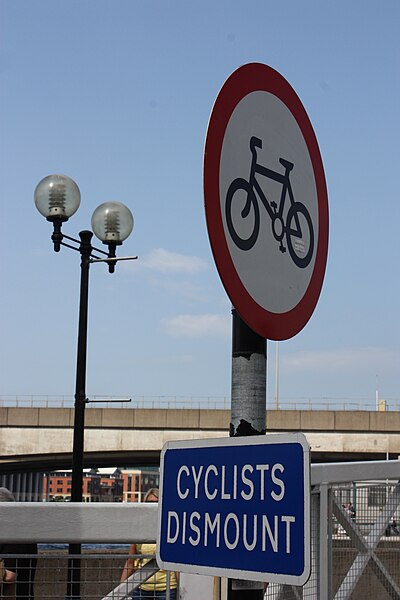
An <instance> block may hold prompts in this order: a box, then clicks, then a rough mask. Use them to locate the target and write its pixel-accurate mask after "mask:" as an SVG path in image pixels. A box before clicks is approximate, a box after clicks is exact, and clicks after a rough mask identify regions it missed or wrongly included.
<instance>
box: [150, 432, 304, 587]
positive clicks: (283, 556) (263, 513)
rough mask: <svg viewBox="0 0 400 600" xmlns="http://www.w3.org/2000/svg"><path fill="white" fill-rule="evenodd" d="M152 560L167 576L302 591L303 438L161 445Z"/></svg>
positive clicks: (268, 437) (287, 436) (276, 436)
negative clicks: (280, 585)
mask: <svg viewBox="0 0 400 600" xmlns="http://www.w3.org/2000/svg"><path fill="white" fill-rule="evenodd" d="M157 562H158V564H159V566H160V568H163V569H166V570H176V571H183V572H189V573H201V574H208V575H220V576H223V577H231V578H235V579H248V580H254V581H271V582H277V583H291V584H293V585H303V584H304V583H305V582H306V581H307V579H308V577H309V575H310V451H309V446H308V443H307V440H306V438H305V436H304V435H303V434H301V433H296V434H282V435H281V434H270V435H265V436H255V437H244V438H243V437H242V438H222V439H212V440H196V441H190V442H186V441H185V442H167V444H165V446H164V448H163V450H162V454H161V498H160V506H159V527H158V541H157Z"/></svg>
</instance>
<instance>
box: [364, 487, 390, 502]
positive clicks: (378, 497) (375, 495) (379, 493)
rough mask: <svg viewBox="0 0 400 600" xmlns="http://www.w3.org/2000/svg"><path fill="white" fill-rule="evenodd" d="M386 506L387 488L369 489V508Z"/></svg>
mask: <svg viewBox="0 0 400 600" xmlns="http://www.w3.org/2000/svg"><path fill="white" fill-rule="evenodd" d="M385 504H386V487H385V486H384V485H373V486H371V487H370V488H368V506H384V505H385Z"/></svg>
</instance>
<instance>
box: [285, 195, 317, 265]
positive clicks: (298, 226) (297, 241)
mask: <svg viewBox="0 0 400 600" xmlns="http://www.w3.org/2000/svg"><path fill="white" fill-rule="evenodd" d="M293 219H295V226H294V227H292V221H293ZM286 242H287V247H288V249H289V254H290V256H291V257H292V260H293V262H294V263H295V264H296V265H297V266H298V267H300V269H305V268H306V267H307V266H308V265H309V264H310V261H311V258H312V255H313V252H314V230H313V226H312V221H311V217H310V213H309V212H308V210H307V209H306V207H305V206H304V204H302V203H301V202H295V203H294V204H292V206H291V207H290V208H289V210H288V214H287V219H286Z"/></svg>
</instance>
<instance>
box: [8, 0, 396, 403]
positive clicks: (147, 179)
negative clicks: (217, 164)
mask: <svg viewBox="0 0 400 600" xmlns="http://www.w3.org/2000/svg"><path fill="white" fill-rule="evenodd" d="M399 19H400V4H399V3H398V2H397V0H396V1H391V0H386V1H385V2H371V1H369V0H367V1H365V0H364V1H358V0H354V1H352V2H345V1H336V2H333V1H322V0H320V1H308V0H305V1H294V0H291V1H288V2H285V3H282V2H272V1H269V0H264V1H262V2H260V1H258V0H255V1H252V2H250V3H249V2H244V1H241V2H238V1H236V0H231V1H229V2H227V1H218V0H213V1H208V0H202V1H201V2H200V1H190V0H186V1H172V0H171V1H169V2H167V1H166V0H164V1H161V0H154V1H146V2H144V1H142V2H138V1H135V0H129V1H128V0H116V1H111V0H109V1H104V0H86V1H85V0H79V1H74V0H69V1H64V0H59V1H58V2H54V0H53V1H50V0H40V1H38V0H25V1H21V0H3V1H2V2H1V5H0V28H1V31H0V77H1V85H0V135H1V138H0V139H1V144H0V159H1V167H2V168H1V175H0V192H1V202H2V213H1V214H2V219H1V232H2V242H3V244H2V246H3V260H2V261H1V282H2V288H1V289H2V293H1V306H2V310H1V313H0V320H1V321H0V326H1V336H0V352H1V365H2V369H1V379H0V383H1V385H0V396H2V395H3V396H4V395H72V394H73V391H74V386H75V361H76V335H77V316H78V292H79V257H78V255H76V254H75V253H73V252H71V251H69V250H67V249H63V250H62V252H61V253H60V254H56V253H54V252H53V250H52V247H51V242H50V235H51V231H50V225H49V224H48V223H47V222H46V221H45V220H44V219H43V218H42V217H41V216H40V215H39V213H38V212H37V211H36V209H35V206H34V204H33V192H34V189H35V186H36V184H37V183H38V182H39V181H40V180H41V179H42V178H43V177H44V176H46V175H48V174H50V173H64V174H66V175H69V176H70V177H72V178H73V179H74V180H75V181H76V182H77V184H78V185H79V187H80V190H81V194H82V203H81V207H80V209H79V211H78V213H77V214H76V215H74V216H73V218H71V220H70V221H69V222H68V223H67V224H66V225H65V226H64V231H65V233H67V234H68V235H72V236H76V235H77V233H78V231H80V230H81V229H86V228H88V227H90V217H91V214H92V212H93V211H94V209H95V208H96V206H97V205H98V204H100V203H102V202H104V201H106V200H118V201H121V202H124V203H125V204H127V205H128V206H129V207H130V208H131V210H132V212H133V215H134V218H135V228H134V231H133V234H132V235H131V237H130V238H129V239H128V240H127V241H126V242H125V244H124V246H123V248H122V251H121V252H120V253H121V254H124V255H132V254H137V255H138V256H139V260H138V261H136V262H135V263H120V264H119V265H118V266H117V269H116V272H115V274H113V275H109V274H108V272H107V270H106V268H105V267H104V265H93V267H92V268H91V280H90V313H89V346H88V370H87V393H88V395H111V396H117V397H120V396H130V397H137V396H187V397H208V396H211V397H220V396H229V395H230V385H231V381H230V380H231V372H230V370H231V334H230V330H231V324H230V302H229V300H228V298H227V296H226V293H225V291H224V289H223V287H222V284H221V283H220V280H219V277H218V275H217V272H216V268H215V266H214V261H213V257H212V253H211V250H210V246H209V242H208V236H207V230H206V224H205V216H204V209H203V189H202V162H203V150H204V141H205V135H206V131H207V125H208V119H209V115H210V112H211V109H212V106H213V103H214V100H215V98H216V96H217V94H218V91H219V89H220V87H221V86H222V84H223V83H224V81H225V80H226V79H227V77H228V76H229V75H230V74H231V73H232V72H233V71H234V70H235V69H236V68H238V67H239V66H240V65H243V64H245V63H248V62H262V63H265V64H268V65H270V66H272V67H273V68H275V69H276V70H278V71H279V72H280V73H281V74H282V75H283V76H284V77H285V78H286V79H287V80H288V81H289V82H290V84H291V85H292V86H293V88H294V89H295V90H296V92H297V94H298V95H299V97H300V98H301V100H302V102H303V104H304V106H305V108H306V110H307V112H308V115H309V117H310V119H311V122H312V124H313V126H314V130H315V132H316V135H317V138H318V141H319V145H320V150H321V154H322V158H323V161H324V167H325V174H326V179H327V185H328V193H329V206H330V243H329V257H328V264H327V270H326V276H325V282H324V286H323V289H322V293H321V297H320V300H319V303H318V305H317V308H316V310H315V312H314V314H313V316H312V318H311V320H310V321H309V323H308V324H307V326H306V327H305V328H304V329H303V331H302V332H301V333H299V334H298V335H297V336H296V337H294V338H292V339H291V340H288V341H285V342H281V343H280V344H279V356H280V360H279V395H280V400H281V402H282V403H284V402H289V401H291V402H293V401H294V400H300V401H302V400H303V399H313V401H318V400H320V401H321V402H327V399H334V400H337V401H338V400H340V401H344V400H347V401H348V402H359V403H370V404H373V403H374V400H375V390H376V388H377V387H378V388H379V395H380V396H381V397H382V398H385V399H387V400H388V401H389V402H390V403H392V404H395V403H399V402H400V368H399V367H400V344H399V334H400V319H399V310H398V304H399V295H400V286H399V277H398V259H399V250H400V242H399V240H400V236H399V232H398V224H399V217H400V209H399V192H398V185H397V182H396V175H397V173H398V160H399V143H398V140H399V137H400V127H399V115H398V107H399V99H400V81H399V72H400V59H399V57H400V52H399V45H398V24H399V22H400V21H399ZM275 349H276V345H275V342H269V343H268V398H269V402H270V403H272V402H273V396H274V389H275V373H276V369H275Z"/></svg>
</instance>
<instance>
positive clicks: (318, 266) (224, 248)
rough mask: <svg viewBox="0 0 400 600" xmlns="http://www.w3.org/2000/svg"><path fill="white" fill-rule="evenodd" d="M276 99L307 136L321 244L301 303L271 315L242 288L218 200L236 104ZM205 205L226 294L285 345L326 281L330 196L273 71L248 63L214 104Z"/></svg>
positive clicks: (310, 136) (315, 154)
mask: <svg viewBox="0 0 400 600" xmlns="http://www.w3.org/2000/svg"><path fill="white" fill-rule="evenodd" d="M254 91H265V92H269V93H271V94H274V95H275V96H276V97H277V98H279V99H280V100H281V101H282V102H283V103H284V104H285V105H286V107H287V108H288V109H289V110H290V112H291V113H292V115H293V117H294V118H295V119H296V121H297V123H298V125H299V127H300V130H301V132H302V134H303V137H304V140H305V142H306V145H307V149H308V152H309V155H310V159H311V163H312V167H313V171H314V177H315V183H316V189H317V197H318V219H319V227H318V242H317V254H316V259H315V263H314V269H313V273H312V275H311V279H310V282H309V285H308V287H307V290H306V291H305V293H304V295H303V297H302V299H301V300H300V301H299V302H298V304H297V305H296V306H295V307H293V308H292V309H291V310H290V311H288V312H284V313H273V312H270V311H268V310H266V309H265V308H263V307H262V306H260V305H259V304H258V303H257V302H256V301H255V300H254V299H253V298H252V296H251V295H250V294H249V293H248V291H247V289H246V288H245V287H244V285H243V284H242V282H241V280H240V278H239V275H238V273H237V271H236V268H235V265H234V263H233V261H232V258H231V255H230V252H229V249H228V245H227V243H226V239H225V232H224V228H223V221H222V215H221V208H220V207H221V204H220V197H219V173H220V159H221V151H222V144H223V140H224V136H225V131H226V128H227V126H228V123H229V120H230V118H231V116H232V113H233V111H234V109H235V108H236V106H237V104H238V103H239V102H240V101H241V100H242V99H243V98H244V97H245V96H246V95H247V94H249V93H251V92H254ZM203 185H204V206H205V213H206V222H207V229H208V236H209V239H210V244H211V249H212V252H213V255H214V260H215V264H216V266H217V270H218V273H219V275H220V278H221V280H222V283H223V285H224V287H225V290H226V292H227V294H228V296H229V298H230V300H231V302H232V304H233V306H234V307H235V308H236V309H237V311H238V312H239V314H240V316H241V317H242V319H243V320H244V321H245V322H246V323H247V325H248V326H249V327H251V329H253V331H255V332H256V333H258V334H259V335H260V336H262V337H264V338H268V339H272V340H285V339H289V338H291V337H293V336H294V335H296V334H297V333H299V332H300V331H301V330H302V329H303V327H304V326H305V325H306V323H307V322H308V321H309V319H310V318H311V315H312V313H313V312H314V309H315V307H316V305H317V302H318V298H319V295H320V292H321V288H322V283H323V280H324V276H325V269H326V261H327V255H328V236H329V233H328V232H329V213H328V194H327V187H326V180H325V174H324V168H323V164H322V158H321V154H320V151H319V147H318V142H317V138H316V135H315V133H314V130H313V127H312V125H311V122H310V119H309V118H308V115H307V113H306V111H305V108H304V106H303V104H302V103H301V100H300V99H299V97H298V96H297V94H296V92H295V91H294V89H293V88H292V87H291V85H290V84H289V83H288V82H287V81H286V79H285V78H284V77H283V76H282V75H281V74H280V73H278V72H277V71H275V69H273V68H272V67H269V66H267V65H264V64H261V63H249V64H247V65H243V66H242V67H239V68H238V69H237V70H236V71H234V72H233V73H232V75H230V77H229V78H228V79H227V80H226V82H225V83H224V85H223V86H222V88H221V91H220V92H219V94H218V96H217V99H216V101H215V104H214V107H213V110H212V113H211V116H210V121H209V125H208V130H207V136H206V143H205V150H204V165H203Z"/></svg>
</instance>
